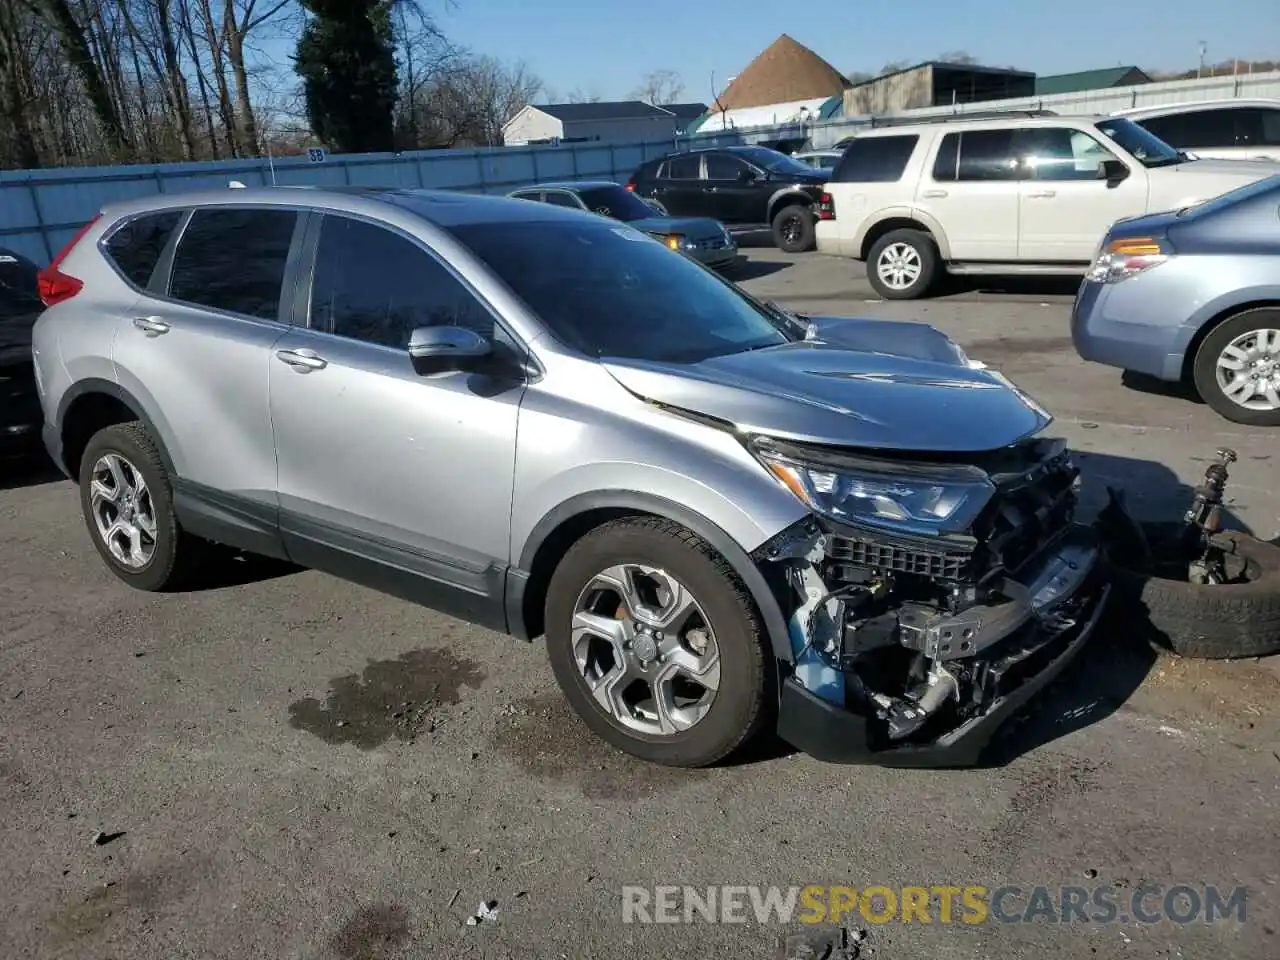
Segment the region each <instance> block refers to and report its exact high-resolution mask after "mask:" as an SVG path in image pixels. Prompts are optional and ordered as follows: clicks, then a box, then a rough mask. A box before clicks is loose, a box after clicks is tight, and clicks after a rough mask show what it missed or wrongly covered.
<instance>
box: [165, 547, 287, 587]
mask: <svg viewBox="0 0 1280 960" xmlns="http://www.w3.org/2000/svg"><path fill="white" fill-rule="evenodd" d="M303 570H304V568H303V567H299V566H298V565H297V564H293V563H289V562H288V561H286V560H276V559H273V558H272V557H261V556H258V555H257V554H252V553H240V552H239V551H236V550H230V549H226V548H223V547H216V548H215V549H214V550H213V551H212V552H211V553H210V555H209V557H208V559H207V560H205V562H204V565H203V566H202V567H201V568H200V573H199V575H198V576H197V577H196V578H195V582H194V583H192V584H191V585H190V586H189V587H187V588H186V592H188V593H203V592H204V591H206V590H223V589H225V588H227V587H243V586H246V585H247V584H250V583H261V582H263V581H266V580H275V579H276V578H278V577H287V576H291V575H292V574H295V573H302V572H303Z"/></svg>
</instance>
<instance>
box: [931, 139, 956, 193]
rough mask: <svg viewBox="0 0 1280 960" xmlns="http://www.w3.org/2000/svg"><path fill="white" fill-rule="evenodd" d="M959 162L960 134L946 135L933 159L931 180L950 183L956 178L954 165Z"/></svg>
mask: <svg viewBox="0 0 1280 960" xmlns="http://www.w3.org/2000/svg"><path fill="white" fill-rule="evenodd" d="M959 162H960V134H958V133H948V134H947V135H946V136H945V137H943V138H942V143H941V144H939V145H938V155H937V156H936V157H934V158H933V179H935V180H945V181H948V182H950V181H952V180H955V178H956V165H957V164H959Z"/></svg>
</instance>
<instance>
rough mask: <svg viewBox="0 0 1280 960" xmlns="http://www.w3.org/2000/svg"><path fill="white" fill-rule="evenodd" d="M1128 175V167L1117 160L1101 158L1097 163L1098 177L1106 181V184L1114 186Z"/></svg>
mask: <svg viewBox="0 0 1280 960" xmlns="http://www.w3.org/2000/svg"><path fill="white" fill-rule="evenodd" d="M1128 176H1129V168H1128V167H1126V166H1125V165H1124V164H1123V163H1121V162H1120V161H1119V160H1103V161H1101V162H1099V164H1098V179H1099V180H1105V181H1107V186H1109V187H1114V186H1115V185H1116V184H1117V183H1120V182H1121V181H1122V180H1124V179H1125V178H1126V177H1128Z"/></svg>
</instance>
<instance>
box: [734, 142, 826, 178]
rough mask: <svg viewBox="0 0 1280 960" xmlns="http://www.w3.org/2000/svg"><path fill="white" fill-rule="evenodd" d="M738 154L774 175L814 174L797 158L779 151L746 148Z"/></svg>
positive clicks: (766, 148)
mask: <svg viewBox="0 0 1280 960" xmlns="http://www.w3.org/2000/svg"><path fill="white" fill-rule="evenodd" d="M737 154H738V156H739V157H742V158H744V159H746V160H748V161H750V162H751V163H754V164H755V165H756V166H757V167H764V169H766V170H769V171H771V172H773V173H784V174H785V173H812V172H813V171H812V170H811V169H810V168H809V167H807V166H805V165H804V164H803V163H801V162H800V161H799V160H797V159H796V158H795V157H791V156H788V155H787V154H785V153H779V152H778V151H777V150H770V149H769V148H768V147H744V148H743V149H741V150H739V151H737Z"/></svg>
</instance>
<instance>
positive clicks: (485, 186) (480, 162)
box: [476, 150, 489, 193]
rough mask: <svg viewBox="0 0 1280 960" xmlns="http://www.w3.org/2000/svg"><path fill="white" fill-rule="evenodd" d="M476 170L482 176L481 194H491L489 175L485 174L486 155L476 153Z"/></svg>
mask: <svg viewBox="0 0 1280 960" xmlns="http://www.w3.org/2000/svg"><path fill="white" fill-rule="evenodd" d="M476 170H477V171H478V172H479V174H480V192H481V193H488V192H489V175H488V174H486V173H485V172H484V154H482V153H480V152H479V151H478V150H477V151H476Z"/></svg>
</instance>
